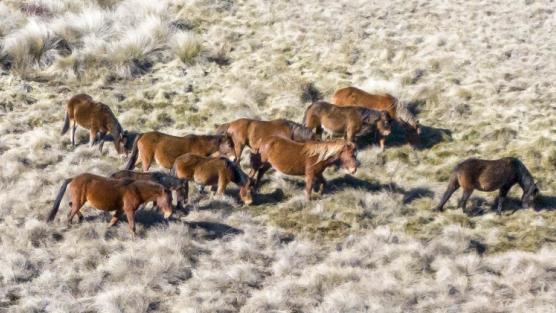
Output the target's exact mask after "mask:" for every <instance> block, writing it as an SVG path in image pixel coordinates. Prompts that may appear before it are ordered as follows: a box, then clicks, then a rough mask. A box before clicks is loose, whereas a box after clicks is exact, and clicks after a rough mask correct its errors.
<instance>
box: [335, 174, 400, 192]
mask: <svg viewBox="0 0 556 313" xmlns="http://www.w3.org/2000/svg"><path fill="white" fill-rule="evenodd" d="M346 188H356V189H363V190H366V191H380V190H388V191H391V192H395V193H401V194H405V190H404V189H403V188H401V187H400V186H398V185H397V184H395V183H390V184H380V183H374V182H369V181H366V180H363V179H360V178H357V177H355V176H351V175H347V174H346V175H343V176H340V177H336V178H333V179H331V180H329V181H328V183H327V191H337V190H342V189H346Z"/></svg>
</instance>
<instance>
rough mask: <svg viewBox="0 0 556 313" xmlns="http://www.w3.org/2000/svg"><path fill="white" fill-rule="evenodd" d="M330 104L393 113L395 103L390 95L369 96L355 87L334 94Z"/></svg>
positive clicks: (394, 99)
mask: <svg viewBox="0 0 556 313" xmlns="http://www.w3.org/2000/svg"><path fill="white" fill-rule="evenodd" d="M332 102H333V103H334V104H336V105H339V106H362V107H366V108H370V109H377V110H381V111H389V112H390V111H392V112H395V111H394V109H395V104H396V102H397V101H396V98H395V97H393V96H392V95H390V94H371V93H368V92H366V91H364V90H362V89H359V88H356V87H346V88H342V89H339V90H337V91H336V92H335V93H334V95H333V96H332ZM391 114H392V113H391Z"/></svg>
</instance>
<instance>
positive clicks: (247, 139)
mask: <svg viewBox="0 0 556 313" xmlns="http://www.w3.org/2000/svg"><path fill="white" fill-rule="evenodd" d="M216 133H217V134H221V135H224V134H227V135H229V136H230V137H232V140H233V141H234V148H235V155H236V163H239V161H240V158H241V153H242V152H243V148H245V146H248V147H249V148H251V150H257V149H258V148H259V145H260V141H261V139H263V138H265V137H268V136H284V137H286V138H290V139H291V140H295V141H306V140H316V136H315V134H314V133H313V132H312V131H311V130H310V129H308V128H306V127H305V126H303V125H301V124H298V123H296V122H293V121H289V120H286V119H277V120H271V121H260V120H253V119H248V118H240V119H237V120H235V121H233V122H230V123H225V124H222V125H220V126H219V127H218V128H217V130H216Z"/></svg>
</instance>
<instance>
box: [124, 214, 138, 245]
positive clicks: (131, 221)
mask: <svg viewBox="0 0 556 313" xmlns="http://www.w3.org/2000/svg"><path fill="white" fill-rule="evenodd" d="M124 211H125V215H126V217H127V223H128V226H129V230H130V231H131V238H133V239H135V235H136V233H135V210H134V209H133V208H132V207H131V206H126V207H125V208H124Z"/></svg>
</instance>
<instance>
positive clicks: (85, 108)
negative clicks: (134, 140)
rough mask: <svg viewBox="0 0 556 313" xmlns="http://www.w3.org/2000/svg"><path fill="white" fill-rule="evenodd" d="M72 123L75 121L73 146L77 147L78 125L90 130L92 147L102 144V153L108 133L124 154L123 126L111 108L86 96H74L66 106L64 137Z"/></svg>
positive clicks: (100, 147)
mask: <svg viewBox="0 0 556 313" xmlns="http://www.w3.org/2000/svg"><path fill="white" fill-rule="evenodd" d="M70 121H73V126H72V129H71V145H72V146H74V147H75V130H76V128H77V124H79V125H80V126H81V127H83V128H86V129H88V130H89V132H90V135H89V143H90V145H91V146H93V145H95V144H96V143H98V142H100V144H99V150H100V152H101V153H102V147H103V145H104V141H105V140H106V138H105V136H106V134H107V133H108V132H110V133H111V134H112V137H113V140H114V146H115V147H116V151H117V152H118V153H122V146H121V143H122V138H123V135H124V132H123V130H122V126H121V125H120V122H118V119H116V116H114V113H113V112H112V110H110V107H108V106H107V105H106V104H104V103H101V102H96V101H93V98H92V97H91V96H89V95H86V94H78V95H75V96H73V97H72V98H71V99H70V100H69V102H68V104H67V105H66V117H65V119H64V127H63V128H62V135H63V134H65V133H66V132H67V131H68V130H69V127H70Z"/></svg>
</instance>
